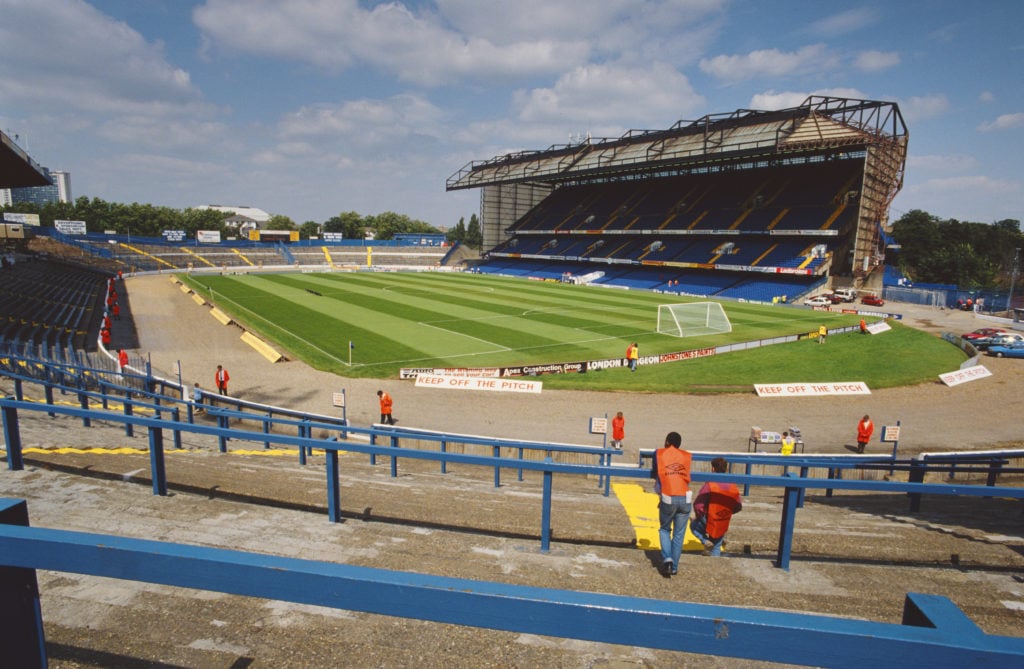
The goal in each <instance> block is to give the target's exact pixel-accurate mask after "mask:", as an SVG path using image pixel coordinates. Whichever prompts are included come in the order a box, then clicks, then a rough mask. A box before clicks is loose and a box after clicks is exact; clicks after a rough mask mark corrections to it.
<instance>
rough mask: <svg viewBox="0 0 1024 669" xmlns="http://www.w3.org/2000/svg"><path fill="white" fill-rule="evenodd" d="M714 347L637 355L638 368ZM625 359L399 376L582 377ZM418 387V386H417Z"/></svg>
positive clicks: (411, 371)
mask: <svg viewBox="0 0 1024 669" xmlns="http://www.w3.org/2000/svg"><path fill="white" fill-rule="evenodd" d="M716 351H717V349H716V348H714V347H711V348H698V349H694V350H692V351H678V352H676V353H662V354H661V355H645V356H640V359H639V364H640V365H659V364H662V363H666V362H676V361H679V360H691V359H694V358H706V357H708V356H711V355H715V352H716ZM626 366H628V365H627V362H626V359H625V358H605V359H603V360H581V361H578V362H553V363H548V364H543V365H522V366H518V367H476V368H474V367H403V368H402V370H401V372H400V375H401V378H403V379H415V378H418V377H419V376H420V375H421V374H422V375H430V376H452V377H474V378H492V379H496V378H509V377H517V376H542V375H544V374H584V373H586V372H598V371H601V370H604V369H617V368H621V367H626ZM417 385H418V384H417Z"/></svg>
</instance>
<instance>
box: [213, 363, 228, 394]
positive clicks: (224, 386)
mask: <svg viewBox="0 0 1024 669" xmlns="http://www.w3.org/2000/svg"><path fill="white" fill-rule="evenodd" d="M213 380H214V383H215V384H216V386H217V392H219V393H220V394H221V395H227V394H228V381H230V380H231V375H230V374H228V370H226V369H224V368H223V367H221V366H220V365H217V373H216V374H214V375H213Z"/></svg>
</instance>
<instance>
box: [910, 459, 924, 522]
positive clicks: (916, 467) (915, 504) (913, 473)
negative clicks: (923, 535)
mask: <svg viewBox="0 0 1024 669" xmlns="http://www.w3.org/2000/svg"><path fill="white" fill-rule="evenodd" d="M927 469H928V468H927V466H926V465H925V462H924V460H922V459H921V458H920V456H914V458H913V459H911V461H910V473H909V475H908V476H907V480H908V481H909V482H910V483H924V474H925V472H926V471H927ZM908 495H909V497H910V512H911V513H917V512H918V511H920V510H921V493H919V492H912V493H909V494H908Z"/></svg>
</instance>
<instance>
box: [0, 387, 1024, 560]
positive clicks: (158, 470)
mask: <svg viewBox="0 0 1024 669" xmlns="http://www.w3.org/2000/svg"><path fill="white" fill-rule="evenodd" d="M19 411H34V412H47V413H51V412H52V413H57V414H61V415H66V416H77V417H81V418H88V419H90V420H93V419H94V420H104V421H107V422H115V423H118V422H119V423H133V424H134V425H136V426H138V427H144V428H146V430H147V431H148V434H149V456H150V473H151V477H152V484H153V494H155V495H166V494H167V488H168V481H167V476H166V467H165V464H164V460H165V455H164V446H163V433H164V430H165V429H171V430H180V431H182V432H186V433H196V434H206V435H210V436H213V437H217V438H226V439H239V440H245V441H269V442H271V443H274V444H280V445H283V446H286V447H294V448H296V449H298V451H299V452H300V453H301V452H302V451H303V450H305V449H310V450H311V449H318V450H323V451H324V456H325V460H326V462H325V465H326V467H325V471H326V478H327V481H326V489H327V515H328V518H329V520H330V521H331V522H341V520H342V514H341V485H340V480H339V475H340V470H339V464H338V453H339V451H340V452H354V453H363V454H366V455H377V456H382V457H390V458H394V460H393V461H392V462H393V463H396V462H397V458H399V457H402V458H411V459H416V460H430V461H435V462H447V463H449V464H453V463H461V464H466V465H471V466H476V467H488V468H506V469H523V470H526V471H532V472H537V473H539V474H540V475H541V476H542V478H543V484H542V485H543V488H542V495H541V509H540V511H541V523H540V543H541V551H542V552H548V551H549V550H550V545H551V504H552V492H553V475H554V474H556V473H558V474H570V475H576V476H596V477H613V476H614V477H616V478H628V479H639V480H646V479H649V477H650V471H649V469H647V468H643V467H637V468H632V467H623V466H616V465H610V466H609V465H606V464H598V465H580V464H564V463H557V462H553V461H551V460H550V459H548V458H545V459H544V460H542V461H535V460H527V459H514V458H508V457H503V456H501V455H500V454H499V455H496V456H490V457H487V456H479V455H469V454H464V453H445V452H439V451H432V450H415V449H399V448H396V447H395V446H394V441H393V440H400V439H401V438H402V435H403V432H402V430H401V429H399V428H397V427H395V426H388V428H386V429H377V428H369V429H370V430H372V431H373V432H374V433H375V434H376V435H377V436H378V438H386V439H388V440H389V441H390V443H391V444H392V445H389V446H378V445H375V444H372V443H371V444H366V443H361V442H356V441H353V440H351V439H348V438H347V434H346V435H345V436H341V435H339V436H338V437H331V438H329V439H313V438H311V437H309V436H308V435H307V436H294V437H293V436H291V435H282V434H265V433H263V432H254V431H248V430H239V429H230V428H225V427H222V426H217V427H213V426H207V425H200V424H188V423H184V422H174V421H173V420H169V419H166V418H155V417H154V418H149V417H143V416H134V415H132V416H127V415H123V414H118V413H113V412H103V411H96V410H90V409H82V408H79V407H69V406H51V405H45V404H37V403H31V402H24V401H19V400H15V399H10V398H0V413H2V416H3V429H4V437H5V440H6V443H7V459H8V468H9V469H20V468H22V467H23V458H22V453H21V451H22V447H21V433H20V427H19V413H18V412H19ZM352 431H354V429H353V428H350V427H346V428H345V433H348V432H352ZM396 451H401V455H398V454H397V453H396ZM698 455H699V456H700V457H701V458H713V457H715V456H717V455H720V454H718V453H715V454H712V453H704V454H698ZM789 457H792V456H789ZM396 468H397V465H396V464H393V465H392V475H396V472H397V469H396ZM692 480H693V481H695V482H701V481H719V482H733V483H736V484H738V485H744V486H747V485H757V486H765V487H774V488H782V489H783V506H782V517H781V521H780V529H779V544H778V551H777V557H776V561H775V564H776V566H778V567H779V568H781V569H787V570H788V569H789V563H790V557H791V552H792V545H793V533H794V529H795V526H796V510H797V509H798V508H799V507H800V506H801V505H802V504H803V499H804V494H805V492H806V491H807V490H808V489H835V490H862V491H879V492H887V493H904V492H905V493H912V494H929V495H933V494H934V495H960V496H973V497H1007V498H1012V499H1024V488H1012V487H1005V486H970V485H956V484H950V483H942V484H929V483H909V482H908V483H904V482H899V481H866V480H861V481H857V480H844V479H820V478H808V477H804V478H801V477H798V476H796V475H794V474H792V473H789V474H786V475H783V476H764V475H761V476H754V475H747V474H743V475H737V474H729V473H725V474H716V473H713V472H703V471H694V472H693V474H692Z"/></svg>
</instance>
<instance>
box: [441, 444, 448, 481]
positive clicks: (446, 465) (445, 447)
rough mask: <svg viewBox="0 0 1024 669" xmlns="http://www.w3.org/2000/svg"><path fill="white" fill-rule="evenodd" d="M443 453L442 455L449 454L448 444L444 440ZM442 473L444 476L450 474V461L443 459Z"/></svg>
mask: <svg viewBox="0 0 1024 669" xmlns="http://www.w3.org/2000/svg"><path fill="white" fill-rule="evenodd" d="M441 452H442V453H447V452H448V442H447V441H446V440H444V439H442V440H441ZM441 473H442V474H447V473H448V461H447V460H445V459H444V458H442V459H441Z"/></svg>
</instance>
